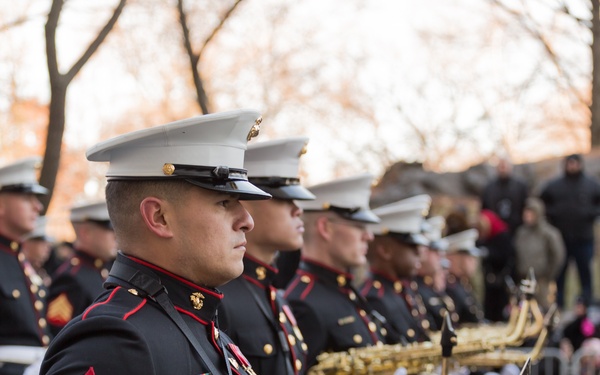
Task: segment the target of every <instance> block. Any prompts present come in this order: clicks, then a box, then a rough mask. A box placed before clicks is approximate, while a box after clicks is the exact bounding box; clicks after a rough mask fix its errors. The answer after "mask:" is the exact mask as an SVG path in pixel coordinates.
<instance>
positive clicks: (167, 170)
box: [163, 163, 175, 176]
mask: <svg viewBox="0 0 600 375" xmlns="http://www.w3.org/2000/svg"><path fill="white" fill-rule="evenodd" d="M173 172H175V166H174V165H173V164H171V163H165V164H164V165H163V173H164V174H165V175H167V176H170V175H172V174H173Z"/></svg>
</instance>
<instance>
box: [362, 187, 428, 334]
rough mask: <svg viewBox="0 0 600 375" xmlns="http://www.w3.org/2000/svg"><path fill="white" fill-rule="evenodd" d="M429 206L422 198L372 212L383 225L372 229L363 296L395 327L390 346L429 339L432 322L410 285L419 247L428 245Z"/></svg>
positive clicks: (426, 198) (426, 199)
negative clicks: (424, 227)
mask: <svg viewBox="0 0 600 375" xmlns="http://www.w3.org/2000/svg"><path fill="white" fill-rule="evenodd" d="M430 205H431V198H430V197H429V196H428V195H422V196H416V197H411V198H408V199H405V200H401V201H398V202H394V203H391V204H388V205H385V206H381V207H378V208H376V209H374V210H373V212H374V213H375V214H376V215H377V216H379V217H380V218H381V222H380V223H379V224H374V225H372V226H371V228H372V230H373V233H374V235H375V240H374V241H373V242H372V243H371V244H370V245H369V255H368V258H369V262H370V275H369V276H368V277H367V279H366V280H365V282H364V284H363V286H362V288H361V293H362V294H363V295H364V296H365V298H366V299H367V300H368V301H369V303H370V304H371V305H372V306H373V307H374V308H375V309H376V310H377V311H378V312H380V313H381V314H382V315H383V316H385V318H386V319H387V321H388V323H389V325H390V326H391V327H392V328H393V329H391V332H390V335H389V336H390V339H389V340H388V342H389V343H391V344H395V343H404V342H423V341H428V340H429V337H428V335H427V330H428V329H430V322H429V321H428V320H427V319H426V317H425V314H426V311H425V308H424V306H423V305H422V301H421V300H420V296H419V295H417V294H415V293H414V292H413V290H412V289H411V288H412V286H411V283H412V282H414V281H413V280H412V279H413V277H414V276H415V275H416V272H417V269H418V267H419V246H424V245H427V244H428V243H429V242H428V241H427V239H426V238H425V237H424V236H423V235H422V234H421V228H422V222H423V218H424V216H425V215H426V214H427V212H428V211H429V206H430Z"/></svg>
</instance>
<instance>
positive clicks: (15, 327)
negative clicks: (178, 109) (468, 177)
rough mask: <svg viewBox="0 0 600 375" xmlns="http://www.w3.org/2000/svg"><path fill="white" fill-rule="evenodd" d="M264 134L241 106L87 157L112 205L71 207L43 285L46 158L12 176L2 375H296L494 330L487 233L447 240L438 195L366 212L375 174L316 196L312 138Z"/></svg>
mask: <svg viewBox="0 0 600 375" xmlns="http://www.w3.org/2000/svg"><path fill="white" fill-rule="evenodd" d="M260 123H261V119H260V116H259V113H258V112H255V111H252V110H235V111H229V112H222V113H216V114H210V115H204V116H197V117H193V118H189V119H185V120H181V121H176V122H172V123H168V124H165V125H159V126H155V127H151V128H148V129H144V130H139V131H135V132H131V133H127V134H123V135H120V136H117V137H115V138H112V139H109V140H106V141H103V142H101V143H99V144H97V145H95V146H93V147H92V148H90V149H89V150H88V151H87V153H86V156H87V158H88V160H90V161H92V162H106V163H108V164H109V168H108V171H107V173H106V177H107V181H108V182H107V185H106V194H105V197H106V199H105V200H104V201H101V202H92V203H87V204H84V205H79V206H75V207H72V208H71V216H70V219H71V222H72V224H73V228H74V231H75V234H76V240H75V242H74V244H73V245H74V254H73V256H72V257H70V258H69V259H67V260H66V261H65V262H64V264H62V265H61V266H60V267H58V269H57V270H56V271H55V272H53V273H52V274H51V275H43V276H44V277H42V276H40V274H41V272H42V271H41V269H40V266H39V265H38V266H37V267H33V266H32V264H34V258H33V256H30V259H27V257H26V254H27V252H26V251H23V245H22V244H23V243H24V242H25V241H26V240H29V239H32V238H35V239H40V238H42V239H44V240H45V241H47V240H48V239H47V237H46V235H45V234H44V233H42V234H35V235H34V234H33V233H34V232H35V231H34V230H35V229H36V222H37V221H38V217H39V214H40V212H42V209H43V207H42V205H41V203H40V201H39V199H38V196H39V195H41V194H46V193H47V192H48V191H47V189H46V188H44V187H42V186H40V185H39V184H38V181H37V175H36V171H37V168H38V167H39V162H40V160H38V159H35V158H31V159H26V160H22V161H18V162H16V163H13V164H10V165H7V166H4V167H2V168H0V292H1V293H0V375H14V374H24V373H39V374H73V375H75V374H77V375H94V374H98V375H100V374H109V373H110V374H111V375H113V374H133V373H140V374H142V373H143V374H228V375H231V374H240V375H242V374H263V375H264V374H278V375H279V374H287V375H300V374H306V373H308V371H309V369H310V368H311V366H314V365H315V364H317V363H318V362H319V356H320V354H322V353H327V352H341V351H346V350H349V349H351V348H363V347H371V346H373V347H377V346H382V345H386V344H387V345H395V344H408V343H422V342H426V341H430V340H431V339H430V334H431V333H432V332H435V331H439V330H440V329H442V327H443V326H444V323H445V322H444V321H445V319H446V316H447V317H449V319H450V321H451V322H452V323H453V324H454V325H455V326H457V327H460V326H461V325H462V324H466V323H476V324H482V323H484V322H485V319H484V315H483V311H482V308H481V305H480V304H479V299H478V297H477V295H476V294H475V292H474V290H473V287H472V283H471V280H472V278H473V275H474V273H475V272H476V271H477V269H478V265H479V259H480V258H481V257H482V256H485V251H484V250H483V249H480V248H478V247H477V246H476V245H477V243H476V241H477V239H478V231H477V230H476V229H466V230H464V231H459V232H457V233H453V234H450V235H446V234H447V233H446V230H445V220H444V218H443V217H441V216H433V217H432V216H431V215H430V209H431V205H432V199H431V197H430V196H428V195H417V196H413V197H409V198H406V199H402V200H399V201H396V202H391V203H389V204H386V205H384V206H381V207H377V208H374V209H371V208H370V207H369V202H370V194H371V185H372V183H373V176H372V175H370V174H360V175H355V176H347V177H342V178H338V179H335V180H332V181H329V182H325V183H322V184H319V185H315V186H311V187H308V188H307V187H304V186H303V185H302V184H301V181H300V177H299V176H300V169H299V165H300V164H299V163H300V160H301V156H302V155H303V154H304V153H305V152H306V146H307V144H308V142H309V139H308V138H304V137H296V138H286V139H278V140H273V141H265V142H256V141H255V140H254V139H253V138H254V137H256V136H257V135H258V133H259V128H260ZM117 249H118V252H117ZM298 249H300V257H301V258H300V262H299V264H298V266H297V270H296V272H295V275H294V276H293V277H292V278H291V280H289V281H288V282H287V283H286V285H285V286H281V285H277V284H275V280H276V276H277V273H278V270H277V266H276V265H277V261H278V256H279V254H283V253H284V252H292V251H297V250H298ZM282 259H283V258H282ZM38 263H39V262H38ZM361 268H362V269H365V270H367V271H366V273H365V275H364V278H359V277H357V276H358V273H357V272H356V271H357V269H361ZM36 269H37V270H36ZM44 280H47V281H46V282H45V281H44ZM286 281H287V280H286ZM31 371H33V372H31Z"/></svg>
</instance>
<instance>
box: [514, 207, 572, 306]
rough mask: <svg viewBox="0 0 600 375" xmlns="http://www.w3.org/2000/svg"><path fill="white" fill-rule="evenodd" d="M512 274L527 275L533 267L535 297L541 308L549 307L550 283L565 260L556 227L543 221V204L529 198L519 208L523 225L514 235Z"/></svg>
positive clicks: (561, 242) (560, 237) (520, 276)
mask: <svg viewBox="0 0 600 375" xmlns="http://www.w3.org/2000/svg"><path fill="white" fill-rule="evenodd" d="M515 250H516V256H517V259H516V276H517V279H519V280H520V279H524V278H526V277H527V274H528V272H529V269H530V268H532V269H533V273H534V275H535V279H536V281H537V289H536V293H535V297H536V300H537V302H538V303H539V305H540V306H541V307H542V309H544V310H547V309H548V308H549V307H550V303H551V302H553V301H550V300H549V297H550V284H551V283H552V282H554V280H555V279H556V276H558V272H559V271H560V267H561V266H562V264H563V262H564V259H565V245H564V243H563V240H562V236H561V234H560V232H559V231H558V229H556V228H555V227H554V226H552V225H551V224H550V223H548V221H547V220H546V216H545V210H544V203H543V202H542V201H541V200H540V199H538V198H535V197H530V198H528V199H527V202H526V203H525V210H524V211H523V225H521V226H520V227H519V228H517V233H516V234H515Z"/></svg>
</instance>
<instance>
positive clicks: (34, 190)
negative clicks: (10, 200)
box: [0, 184, 48, 195]
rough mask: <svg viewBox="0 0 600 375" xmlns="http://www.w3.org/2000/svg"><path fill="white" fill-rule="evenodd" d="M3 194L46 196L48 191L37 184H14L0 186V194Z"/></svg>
mask: <svg viewBox="0 0 600 375" xmlns="http://www.w3.org/2000/svg"><path fill="white" fill-rule="evenodd" d="M3 192H6V193H25V194H36V195H47V194H48V189H46V188H45V187H43V186H42V185H38V184H16V185H5V186H2V187H1V188H0V193H3Z"/></svg>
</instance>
